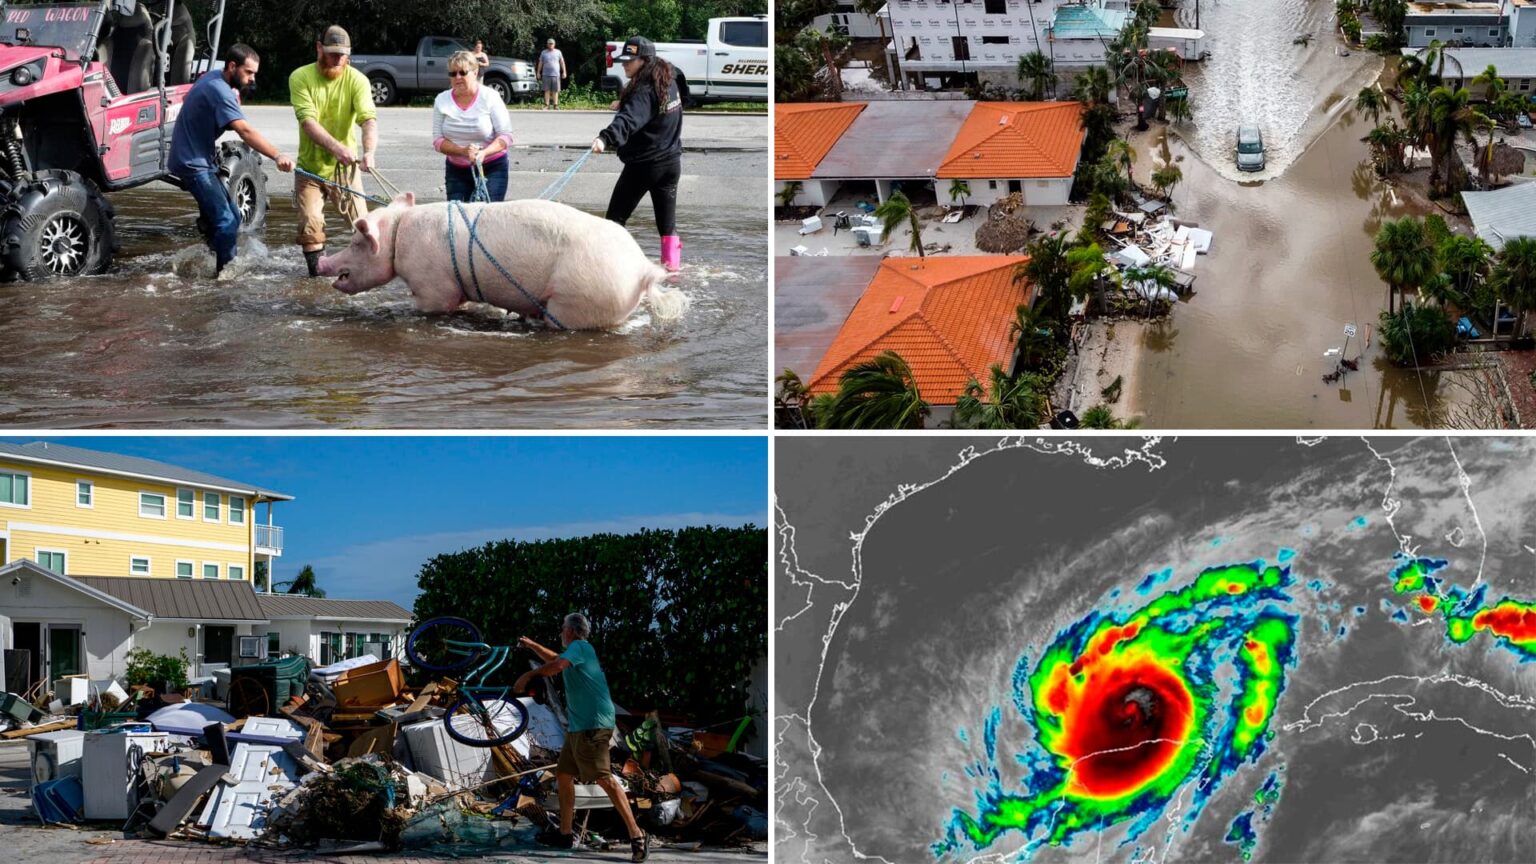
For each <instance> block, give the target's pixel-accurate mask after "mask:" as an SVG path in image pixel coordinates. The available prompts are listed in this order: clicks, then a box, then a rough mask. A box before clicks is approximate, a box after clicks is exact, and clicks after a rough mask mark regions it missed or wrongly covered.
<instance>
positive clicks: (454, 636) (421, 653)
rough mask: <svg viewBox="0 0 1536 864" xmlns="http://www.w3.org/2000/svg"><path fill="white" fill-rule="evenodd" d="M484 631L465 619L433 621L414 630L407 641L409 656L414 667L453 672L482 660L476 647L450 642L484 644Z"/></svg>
mask: <svg viewBox="0 0 1536 864" xmlns="http://www.w3.org/2000/svg"><path fill="white" fill-rule="evenodd" d="M483 641H484V640H482V639H481V638H480V629H479V628H478V627H476V626H475V625H473V624H471V623H470V622H468V621H465V620H464V619H463V618H447V617H445V618H431V619H428V620H426V621H423V622H422V623H421V625H420V626H419V627H417V628H416V629H415V630H412V631H411V636H410V638H409V639H407V640H405V656H406V658H407V659H409V660H410V661H411V665H412V666H415V667H416V668H418V669H425V670H427V671H428V672H452V671H454V670H455V669H463V668H464V667H466V666H469V665H470V664H472V663H474V662H475V661H476V660H479V659H480V655H481V653H482V652H481V651H480V650H479V649H476V648H459V647H454V646H451V645H449V644H448V643H449V642H483Z"/></svg>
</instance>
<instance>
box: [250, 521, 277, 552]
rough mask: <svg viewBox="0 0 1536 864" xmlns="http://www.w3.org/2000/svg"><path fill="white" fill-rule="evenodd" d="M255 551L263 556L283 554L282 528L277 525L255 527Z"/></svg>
mask: <svg viewBox="0 0 1536 864" xmlns="http://www.w3.org/2000/svg"><path fill="white" fill-rule="evenodd" d="M256 551H257V552H259V553H261V554H263V555H281V554H283V529H282V527H281V526H278V525H257V526H256Z"/></svg>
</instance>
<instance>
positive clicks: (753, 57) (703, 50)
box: [602, 15, 768, 102]
mask: <svg viewBox="0 0 1536 864" xmlns="http://www.w3.org/2000/svg"><path fill="white" fill-rule="evenodd" d="M625 38H628V37H625ZM623 47H624V39H620V40H619V41H617V42H609V43H608V44H607V46H606V47H605V50H606V51H607V58H606V60H605V61H604V62H605V64H606V66H607V70H608V71H607V74H606V75H605V76H604V77H603V82H602V83H603V88H604V89H607V90H622V89H623V88H624V85H625V84H626V83H628V82H627V80H626V79H625V77H624V67H623V66H622V65H620V64H619V63H616V62H614V59H613V58H615V57H617V56H619V53H620V51H621V50H622V49H623ZM656 56H658V57H662V58H665V59H666V60H669V61H671V63H672V65H673V66H676V67H677V70H678V72H679V73H681V74H682V77H683V81H684V82H685V85H686V89H687V93H688V98H689V100H690V101H694V102H705V101H708V102H718V101H722V100H731V101H746V102H767V101H768V19H767V18H766V17H765V16H763V15H758V16H755V17H751V18H711V19H709V35H708V38H705V39H694V40H689V41H686V42H658V43H656Z"/></svg>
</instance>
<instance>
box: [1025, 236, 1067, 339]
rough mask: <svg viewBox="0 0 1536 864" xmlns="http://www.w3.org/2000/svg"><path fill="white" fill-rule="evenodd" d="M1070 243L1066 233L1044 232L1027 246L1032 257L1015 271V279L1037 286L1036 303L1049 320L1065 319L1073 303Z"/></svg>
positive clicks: (1045, 318) (1028, 253)
mask: <svg viewBox="0 0 1536 864" xmlns="http://www.w3.org/2000/svg"><path fill="white" fill-rule="evenodd" d="M1070 248H1071V243H1070V241H1069V240H1068V239H1067V235H1066V234H1065V233H1062V234H1042V235H1041V236H1039V237H1037V238H1035V240H1034V241H1032V242H1031V243H1030V244H1029V248H1028V249H1026V250H1025V254H1026V255H1028V256H1029V260H1028V261H1025V262H1024V263H1022V264H1020V265H1018V266H1017V267H1016V268H1014V271H1013V281H1015V282H1026V283H1029V284H1031V285H1033V286H1035V298H1036V299H1035V305H1036V306H1038V307H1039V309H1040V315H1041V316H1042V317H1043V319H1044V320H1046V321H1063V320H1065V319H1066V316H1067V310H1068V309H1069V308H1070V307H1071V305H1072V294H1071V289H1070V284H1069V283H1070V282H1071V279H1072V268H1071V265H1069V264H1068V263H1067V252H1068V250H1069V249H1070Z"/></svg>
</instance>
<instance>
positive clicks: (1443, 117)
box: [1425, 86, 1489, 196]
mask: <svg viewBox="0 0 1536 864" xmlns="http://www.w3.org/2000/svg"><path fill="white" fill-rule="evenodd" d="M1470 102H1471V94H1470V93H1468V92H1467V91H1466V90H1452V89H1451V88H1449V87H1445V86H1440V87H1436V88H1435V89H1434V90H1432V91H1430V94H1429V128H1428V129H1427V130H1426V132H1427V134H1426V139H1425V140H1426V142H1427V143H1428V144H1429V158H1430V166H1429V188H1430V195H1431V196H1434V195H1435V194H1436V191H1437V189H1438V191H1439V193H1440V194H1454V193H1456V192H1459V191H1461V188H1462V184H1461V182H1460V178H1461V176H1462V172H1461V171H1460V170H1458V168H1459V166H1460V160H1459V159H1457V158H1456V139H1457V138H1458V137H1461V138H1465V139H1466V140H1468V141H1470V142H1472V145H1473V146H1474V147H1475V146H1477V130H1479V129H1482V128H1484V127H1486V126H1487V125H1488V122H1489V121H1488V118H1487V117H1486V116H1484V115H1483V114H1482V113H1481V112H1479V111H1477V110H1476V109H1474V108H1472V107H1471V105H1470ZM1442 167H1443V168H1444V173H1445V182H1444V185H1441V186H1439V187H1437V186H1436V179H1437V178H1438V177H1439V176H1440V172H1441V169H1442Z"/></svg>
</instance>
